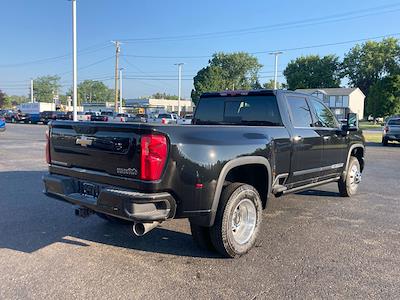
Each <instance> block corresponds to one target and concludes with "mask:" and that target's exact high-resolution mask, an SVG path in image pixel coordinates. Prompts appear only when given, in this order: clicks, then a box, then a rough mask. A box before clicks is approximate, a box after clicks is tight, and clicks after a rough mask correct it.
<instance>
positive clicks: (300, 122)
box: [287, 96, 313, 127]
mask: <svg viewBox="0 0 400 300" xmlns="http://www.w3.org/2000/svg"><path fill="white" fill-rule="evenodd" d="M287 100H288V103H289V107H290V111H291V112H292V123H293V126H294V127H312V125H313V124H312V123H313V121H312V118H311V111H310V107H309V106H308V104H307V101H306V98H302V97H293V96H288V97H287Z"/></svg>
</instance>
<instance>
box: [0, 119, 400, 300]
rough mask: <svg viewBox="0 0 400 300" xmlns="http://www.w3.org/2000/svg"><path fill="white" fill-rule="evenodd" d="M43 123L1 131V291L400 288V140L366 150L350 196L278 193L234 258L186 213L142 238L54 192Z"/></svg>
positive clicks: (182, 293) (101, 293)
mask: <svg viewBox="0 0 400 300" xmlns="http://www.w3.org/2000/svg"><path fill="white" fill-rule="evenodd" d="M45 129H46V127H45V126H43V125H23V124H15V125H14V124H8V128H7V131H6V132H4V133H0V205H1V210H2V212H1V215H0V299H15V298H27V299H55V298H58V299H66V298H68V299H70V298H97V299H104V298H113V299H114V298H118V299H161V298H162V299H172V298H173V299H189V298H195V299H268V298H271V299H276V298H297V299H299V298H301V299H304V298H340V299H343V298H347V299H349V298H352V299H353V298H384V299H398V298H399V297H400V145H395V146H390V147H381V146H380V145H378V144H377V145H369V146H368V147H367V161H366V169H365V172H364V174H363V175H364V177H363V182H362V184H361V187H360V192H359V194H358V195H357V196H356V197H354V198H352V199H346V198H340V197H339V196H338V192H337V188H336V185H335V184H331V185H328V186H324V187H321V188H318V189H315V190H312V191H308V192H302V193H298V194H293V195H290V196H285V197H282V198H274V197H271V199H270V200H269V204H268V208H267V210H266V211H264V215H263V217H264V219H263V225H262V230H261V237H260V240H259V242H258V244H257V247H255V248H254V249H253V250H252V251H251V252H250V253H249V254H248V255H246V256H244V257H242V258H240V259H235V260H232V259H222V258H220V257H219V256H217V255H216V254H214V253H210V252H206V251H202V250H199V249H197V248H196V246H195V245H194V244H193V242H192V239H191V236H190V233H189V226H188V222H187V221H186V220H175V221H171V222H166V223H164V224H162V226H161V227H160V228H158V229H155V230H153V231H151V232H150V233H149V234H148V235H145V236H144V237H141V238H138V237H134V236H133V235H132V234H131V233H130V230H129V227H124V226H117V225H112V224H109V223H107V222H105V221H103V220H102V219H100V218H98V217H96V216H92V217H90V218H87V219H80V218H77V217H75V216H74V213H73V207H72V206H70V205H68V204H65V203H62V202H58V201H56V200H53V199H49V198H47V197H45V196H44V195H43V194H42V182H41V176H42V175H43V174H44V172H46V164H45V162H44V150H43V149H44V144H45V135H44V133H45Z"/></svg>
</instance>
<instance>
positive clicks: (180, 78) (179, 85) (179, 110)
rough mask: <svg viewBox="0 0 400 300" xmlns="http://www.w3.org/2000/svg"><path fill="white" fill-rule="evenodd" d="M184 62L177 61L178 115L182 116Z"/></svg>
mask: <svg viewBox="0 0 400 300" xmlns="http://www.w3.org/2000/svg"><path fill="white" fill-rule="evenodd" d="M183 65H184V63H177V64H175V66H178V116H179V117H180V116H181V93H182V66H183Z"/></svg>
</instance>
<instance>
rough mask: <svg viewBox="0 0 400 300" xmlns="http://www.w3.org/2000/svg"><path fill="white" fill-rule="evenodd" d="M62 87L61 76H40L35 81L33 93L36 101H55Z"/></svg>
mask: <svg viewBox="0 0 400 300" xmlns="http://www.w3.org/2000/svg"><path fill="white" fill-rule="evenodd" d="M60 87H61V85H60V77H59V76H57V75H53V76H50V75H48V76H42V77H38V78H36V79H35V80H34V83H33V95H34V97H35V98H36V101H40V102H53V98H54V96H55V95H56V94H57V93H58V90H59V89H60Z"/></svg>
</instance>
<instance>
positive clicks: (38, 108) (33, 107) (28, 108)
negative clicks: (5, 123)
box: [17, 102, 56, 114]
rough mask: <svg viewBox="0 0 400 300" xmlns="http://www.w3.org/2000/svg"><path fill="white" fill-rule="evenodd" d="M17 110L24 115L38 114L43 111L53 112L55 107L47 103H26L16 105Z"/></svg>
mask: <svg viewBox="0 0 400 300" xmlns="http://www.w3.org/2000/svg"><path fill="white" fill-rule="evenodd" d="M17 109H19V110H20V111H21V112H22V113H24V114H38V113H41V112H43V111H55V110H56V105H55V104H54V103H48V102H33V103H32V102H27V103H21V104H20V105H18V106H17Z"/></svg>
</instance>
